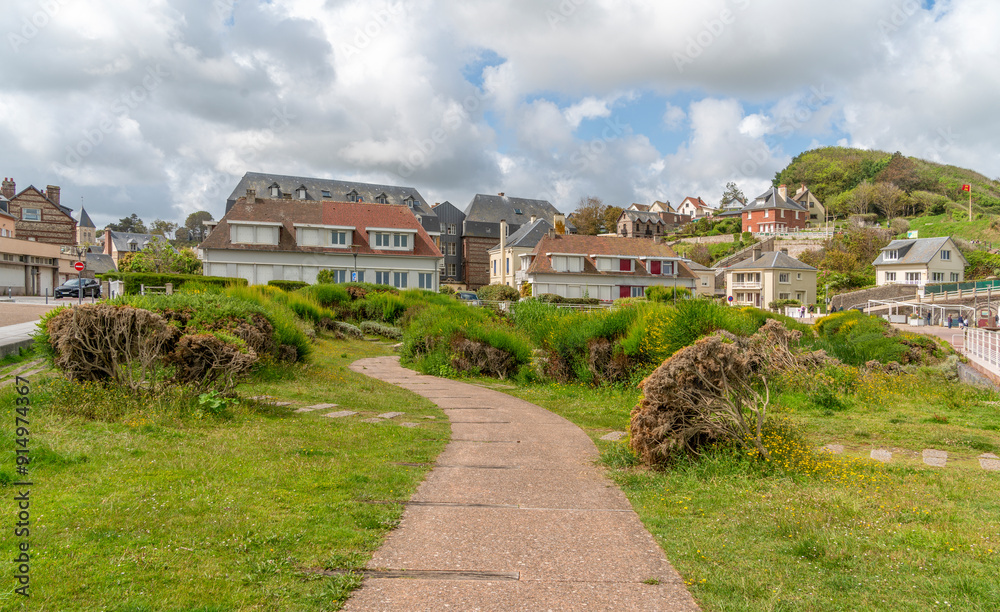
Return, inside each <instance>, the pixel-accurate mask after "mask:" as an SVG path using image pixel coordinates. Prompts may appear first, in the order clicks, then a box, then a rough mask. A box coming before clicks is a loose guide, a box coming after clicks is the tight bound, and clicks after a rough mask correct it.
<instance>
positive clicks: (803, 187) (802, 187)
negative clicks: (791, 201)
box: [795, 183, 808, 196]
mask: <svg viewBox="0 0 1000 612" xmlns="http://www.w3.org/2000/svg"><path fill="white" fill-rule="evenodd" d="M806 189H808V188H807V187H806V184H805V183H799V190H798V191H796V192H795V195H797V196H798V195H802V194H803V193H805V192H806Z"/></svg>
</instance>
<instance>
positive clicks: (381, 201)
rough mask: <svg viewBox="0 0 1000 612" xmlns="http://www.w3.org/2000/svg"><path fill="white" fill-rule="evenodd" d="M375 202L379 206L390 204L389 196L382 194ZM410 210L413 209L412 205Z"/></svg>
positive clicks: (376, 197)
mask: <svg viewBox="0 0 1000 612" xmlns="http://www.w3.org/2000/svg"><path fill="white" fill-rule="evenodd" d="M375 202H376V203H377V204H388V203H389V196H387V195H385V194H384V193H380V194H378V195H377V196H375ZM410 208H413V206H412V205H411V206H410Z"/></svg>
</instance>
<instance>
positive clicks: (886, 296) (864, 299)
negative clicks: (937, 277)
mask: <svg viewBox="0 0 1000 612" xmlns="http://www.w3.org/2000/svg"><path fill="white" fill-rule="evenodd" d="M917 289H918V287H917V286H916V285H885V286H882V287H875V288H873V289H862V290H861V291H852V292H850V293H840V294H838V295H835V296H833V298H832V299H831V301H830V306H831V308H837V309H838V310H840V309H846V308H854V307H855V306H868V300H886V301H888V300H914V301H915V300H916V298H917Z"/></svg>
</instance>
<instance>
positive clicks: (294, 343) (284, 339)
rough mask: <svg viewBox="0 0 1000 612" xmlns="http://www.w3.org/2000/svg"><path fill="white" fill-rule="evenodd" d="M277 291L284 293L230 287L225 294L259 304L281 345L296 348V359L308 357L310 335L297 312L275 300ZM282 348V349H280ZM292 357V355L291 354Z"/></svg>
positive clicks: (274, 289)
mask: <svg viewBox="0 0 1000 612" xmlns="http://www.w3.org/2000/svg"><path fill="white" fill-rule="evenodd" d="M275 293H284V292H283V291H281V290H280V289H276V288H271V290H270V291H267V290H266V289H265V288H264V287H260V286H257V287H230V288H229V289H226V291H225V293H224V295H227V296H230V297H234V298H239V299H242V300H245V301H247V302H251V303H254V304H257V305H258V306H260V307H261V308H263V310H264V311H265V312H266V313H267V317H268V319H269V320H270V321H271V324H272V325H273V326H274V336H275V340H276V341H277V343H278V345H279V347H284V346H289V347H293V348H294V349H295V356H294V359H292V360H293V361H294V360H303V359H306V358H307V357H308V356H309V355H310V354H311V353H312V344H311V343H310V341H309V337H308V336H306V334H305V332H304V331H303V330H302V328H301V327H300V325H299V323H298V322H297V319H296V315H295V312H294V311H293V310H292V309H291V308H289V307H288V306H287V305H285V304H283V303H281V302H280V301H277V300H274V299H273V295H274V294H275ZM279 350H280V349H279ZM289 357H291V355H289Z"/></svg>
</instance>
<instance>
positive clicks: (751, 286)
mask: <svg viewBox="0 0 1000 612" xmlns="http://www.w3.org/2000/svg"><path fill="white" fill-rule="evenodd" d="M732 288H733V290H736V289H751V290H755V291H760V290H761V288H763V283H760V282H753V283H733V287H732Z"/></svg>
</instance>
